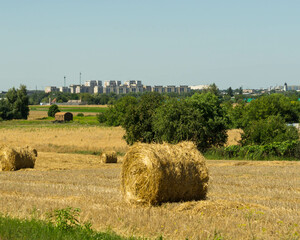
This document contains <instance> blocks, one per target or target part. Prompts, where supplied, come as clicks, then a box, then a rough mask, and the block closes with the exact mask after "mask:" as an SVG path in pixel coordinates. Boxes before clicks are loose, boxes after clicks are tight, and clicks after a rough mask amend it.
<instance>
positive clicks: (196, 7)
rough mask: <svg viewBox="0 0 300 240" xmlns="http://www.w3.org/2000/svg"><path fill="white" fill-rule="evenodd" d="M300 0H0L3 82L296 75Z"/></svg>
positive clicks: (267, 80)
mask: <svg viewBox="0 0 300 240" xmlns="http://www.w3.org/2000/svg"><path fill="white" fill-rule="evenodd" d="M299 9H300V1H297V0H289V1H283V0H273V1H271V0H252V1H237V0H228V1H222V0H216V1H201V0H200V1H199V0H187V1H182V0H181V1H179V0H172V1H171V0H165V1H157V0H153V1H138V0H128V1H121V0H116V1H93V0H91V1H84V0H77V1H73V0H64V1H59V0H52V1H38V0H28V1H21V0H12V1H1V0H0V29H1V39H0V43H1V48H0V54H1V58H0V66H1V68H0V69H1V71H0V91H1V90H2V91H6V90H8V89H9V88H11V87H19V85H20V84H24V85H26V86H27V88H28V89H36V87H37V89H39V90H43V89H45V87H46V86H51V85H54V86H63V85H64V76H66V85H70V84H76V83H78V84H79V81H80V75H79V74H80V72H81V73H82V76H81V81H82V82H84V81H87V80H102V81H105V80H121V81H122V82H123V81H127V80H142V81H143V83H144V84H145V85H152V86H154V85H164V86H166V85H177V86H179V85H188V86H193V85H208V84H212V83H215V84H216V85H217V86H218V87H219V88H220V89H226V88H228V87H232V88H233V89H235V88H239V87H243V88H244V89H246V88H250V89H254V88H256V89H260V88H268V87H270V86H276V85H277V86H283V85H284V83H285V82H286V83H287V84H288V85H300V71H299V69H300V47H299V42H300V32H299V31H297V29H299V27H300V14H299V13H298V12H299Z"/></svg>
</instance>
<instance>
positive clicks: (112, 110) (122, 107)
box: [98, 96, 137, 126]
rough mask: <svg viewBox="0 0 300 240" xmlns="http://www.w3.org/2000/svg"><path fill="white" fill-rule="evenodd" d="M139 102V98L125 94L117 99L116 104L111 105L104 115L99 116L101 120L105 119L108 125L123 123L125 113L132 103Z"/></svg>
mask: <svg viewBox="0 0 300 240" xmlns="http://www.w3.org/2000/svg"><path fill="white" fill-rule="evenodd" d="M136 104H137V99H136V98H135V97H132V96H125V97H122V98H121V99H119V100H117V101H116V102H115V104H114V105H110V106H109V108H108V111H107V112H105V113H104V116H101V117H100V116H99V117H100V118H98V119H99V122H102V123H103V121H105V122H106V124H107V125H108V126H120V125H123V123H124V119H125V115H126V113H127V111H128V109H130V107H131V106H132V105H136Z"/></svg>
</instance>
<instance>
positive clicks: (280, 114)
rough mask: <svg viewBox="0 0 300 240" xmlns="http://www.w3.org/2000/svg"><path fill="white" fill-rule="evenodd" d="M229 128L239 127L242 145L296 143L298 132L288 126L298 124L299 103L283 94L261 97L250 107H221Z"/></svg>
mask: <svg viewBox="0 0 300 240" xmlns="http://www.w3.org/2000/svg"><path fill="white" fill-rule="evenodd" d="M224 109H225V111H226V112H227V116H228V117H229V119H230V122H231V127H232V128H242V129H243V131H244V134H243V135H242V141H241V143H242V145H243V146H245V145H259V144H268V143H272V142H283V141H287V140H297V139H298V138H299V133H298V131H297V129H296V128H295V127H293V126H288V124H289V123H298V122H299V119H300V102H298V101H291V98H290V97H287V96H285V95H283V94H271V95H265V96H261V97H259V98H258V99H256V100H253V101H251V102H250V103H249V104H245V103H244V102H241V103H240V104H238V105H237V106H232V105H230V104H224Z"/></svg>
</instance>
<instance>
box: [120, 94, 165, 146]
mask: <svg viewBox="0 0 300 240" xmlns="http://www.w3.org/2000/svg"><path fill="white" fill-rule="evenodd" d="M163 99H164V97H163V96H162V95H161V94H159V93H154V92H151V93H146V94H143V95H142V96H141V98H140V99H139V102H138V104H135V105H134V104H132V105H130V106H128V110H127V111H126V114H125V116H124V121H123V122H122V127H123V128H124V129H125V130H126V133H125V135H124V139H125V140H126V142H127V143H128V144H133V143H134V142H137V141H140V142H146V143H149V142H152V141H153V139H154V130H153V117H154V115H155V111H156V109H157V108H158V107H159V106H160V105H161V104H162V102H163Z"/></svg>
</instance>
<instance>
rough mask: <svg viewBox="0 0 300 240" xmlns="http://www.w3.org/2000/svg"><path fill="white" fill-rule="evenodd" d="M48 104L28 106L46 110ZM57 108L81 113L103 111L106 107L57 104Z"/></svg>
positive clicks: (62, 110) (32, 109) (37, 109)
mask: <svg viewBox="0 0 300 240" xmlns="http://www.w3.org/2000/svg"><path fill="white" fill-rule="evenodd" d="M49 107H50V106H48V105H47V106H34V107H33V106H32V107H31V106H29V109H30V110H31V111H48V110H49ZM58 108H59V110H60V111H61V112H78V113H80V112H83V113H103V112H106V111H107V109H108V108H107V107H81V106H74V107H70V106H68V107H65V106H60V105H58Z"/></svg>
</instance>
